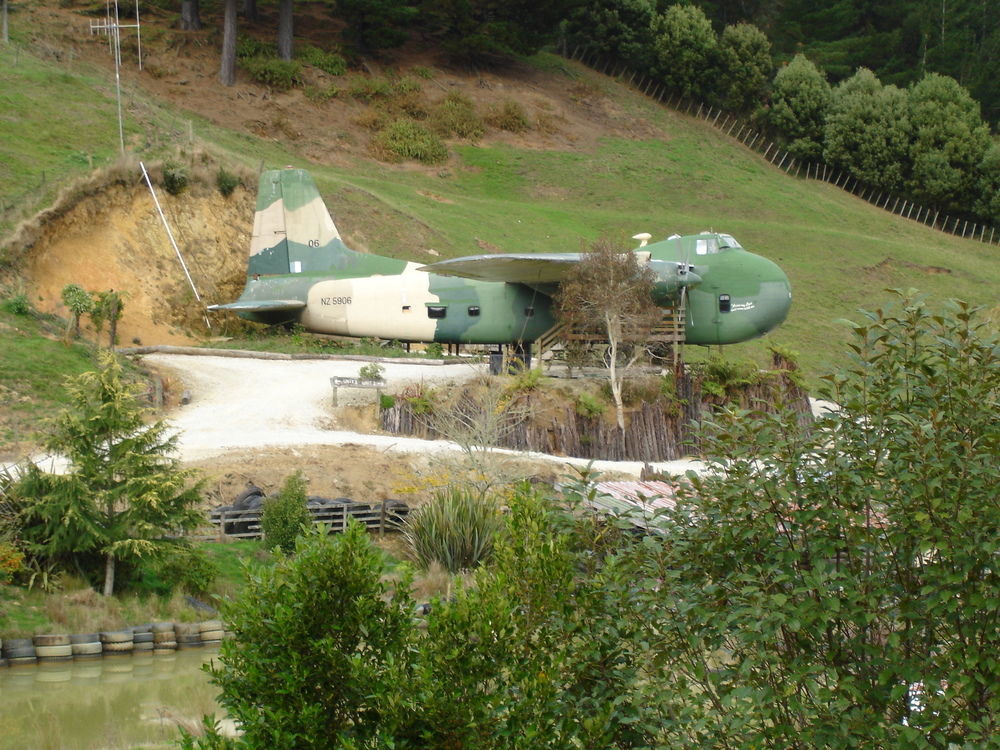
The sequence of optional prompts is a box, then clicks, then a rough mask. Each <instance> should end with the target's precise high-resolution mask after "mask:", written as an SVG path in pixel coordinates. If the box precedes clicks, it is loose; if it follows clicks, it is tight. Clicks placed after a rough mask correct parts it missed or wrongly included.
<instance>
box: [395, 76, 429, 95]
mask: <svg viewBox="0 0 1000 750" xmlns="http://www.w3.org/2000/svg"><path fill="white" fill-rule="evenodd" d="M422 90H423V89H422V87H421V86H420V82H419V81H415V80H413V79H412V78H409V77H404V78H400V79H399V80H398V81H396V82H395V83H394V84H393V85H392V92H393V93H394V94H415V93H417V92H419V91H422Z"/></svg>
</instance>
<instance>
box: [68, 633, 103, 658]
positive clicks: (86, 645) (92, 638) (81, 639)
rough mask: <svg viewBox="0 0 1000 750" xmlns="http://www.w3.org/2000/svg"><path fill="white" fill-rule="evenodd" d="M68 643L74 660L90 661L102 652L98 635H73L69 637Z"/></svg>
mask: <svg viewBox="0 0 1000 750" xmlns="http://www.w3.org/2000/svg"><path fill="white" fill-rule="evenodd" d="M69 642H70V646H71V647H72V649H73V658H74V659H92V658H95V657H98V656H100V655H101V653H102V652H103V651H104V644H103V643H101V636H100V634H99V633H75V634H74V635H71V636H70V637H69Z"/></svg>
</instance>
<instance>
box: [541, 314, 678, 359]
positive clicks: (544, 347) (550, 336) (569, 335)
mask: <svg viewBox="0 0 1000 750" xmlns="http://www.w3.org/2000/svg"><path fill="white" fill-rule="evenodd" d="M684 326H685V309H684V303H683V300H682V301H681V303H680V304H679V305H678V306H676V307H666V308H663V317H662V318H661V319H660V322H659V323H657V324H656V325H655V326H653V328H652V330H651V331H650V335H649V337H648V338H647V341H648V342H649V343H650V344H655V345H656V348H657V349H660V350H669V351H670V352H671V353H672V354H673V360H674V365H676V364H677V363H678V362H679V360H680V351H681V347H682V346H683V344H684V341H685V338H684ZM568 341H574V342H578V343H583V344H586V345H591V346H593V345H597V344H606V343H607V342H606V340H605V339H603V338H602V337H600V336H594V335H593V334H589V333H585V332H583V331H573V330H571V329H570V328H569V326H567V325H566V324H565V323H560V322H557V323H556V324H555V325H554V326H552V327H551V328H550V329H549V330H547V331H546V332H545V333H543V334H542V335H541V336H539V337H538V339H537V340H536V341H535V347H536V351H535V357H537V358H538V361H539V362H544V356H545V354H546V353H549V352H553V354H554V350H555V349H556V348H557V347H562V346H564V345H565V344H566V342H568ZM553 359H555V356H553V357H550V358H549V361H550V362H551V361H552V360H553Z"/></svg>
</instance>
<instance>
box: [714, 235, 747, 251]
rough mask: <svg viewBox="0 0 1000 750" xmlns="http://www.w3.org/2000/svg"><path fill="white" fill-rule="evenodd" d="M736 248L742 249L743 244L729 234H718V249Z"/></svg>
mask: <svg viewBox="0 0 1000 750" xmlns="http://www.w3.org/2000/svg"><path fill="white" fill-rule="evenodd" d="M730 247H732V248H737V249H740V250H742V249H743V246H742V245H741V244H740V243H739V242H737V241H736V238H735V237H733V235H731V234H720V235H719V249H720V250H724V249H726V248H730Z"/></svg>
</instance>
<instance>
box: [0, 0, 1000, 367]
mask: <svg viewBox="0 0 1000 750" xmlns="http://www.w3.org/2000/svg"><path fill="white" fill-rule="evenodd" d="M27 15H28V14H27V13H25V14H17V13H15V14H14V15H13V16H12V30H13V34H12V35H13V38H14V40H15V44H14V45H12V46H11V47H9V48H0V151H2V154H0V201H2V203H3V206H0V208H4V207H6V211H2V212H0V244H2V240H3V239H4V237H5V236H9V234H10V233H11V232H12V230H13V228H14V225H15V222H16V221H17V219H19V218H22V217H24V216H26V215H27V214H29V213H30V212H32V211H35V210H38V209H39V208H41V207H43V206H44V205H46V204H47V202H48V201H51V198H52V195H53V194H54V190H55V188H56V187H57V186H58V184H59V183H61V182H64V181H67V180H69V179H71V178H72V177H73V176H74V175H78V174H81V173H82V172H84V171H85V170H87V169H89V168H90V166H91V165H95V166H96V165H98V164H101V163H104V162H106V161H108V160H109V159H112V158H114V157H115V155H116V152H117V148H118V143H117V125H116V120H115V110H116V108H115V104H114V86H113V71H111V70H110V69H109V64H108V63H109V61H107V60H105V61H104V62H101V61H102V59H103V58H101V57H98V56H97V54H96V52H95V49H94V48H93V47H92V46H91V47H87V48H86V49H84V50H83V52H81V53H80V55H78V56H76V57H74V56H73V55H63V56H61V57H62V59H61V60H58V61H57V60H53V59H51V56H50V57H47V58H45V59H42V57H40V56H39V55H38V54H37V53H38V52H39V51H40V50H44V49H50V50H51V48H52V46H53V45H54V46H56V47H58V46H59V45H60V44H63V45H66V44H69V42H68V41H66V40H67V38H68V37H67V36H66V32H65V29H62V28H61V27H60V29H59V33H60V35H59V36H57V37H55V38H56V41H55V42H53V43H51V44H50V45H49V47H45V46H44V45H42V44H40V41H39V40H42V39H45V38H46V37H45V35H46V28H45V26H44V25H42V26H41V27H39V26H38V25H37V19H36V24H35V25H34V26H32V30H31V32H30V38H29V31H28V26H27V23H28V20H29V19H28V17H27ZM207 20H208V23H209V24H211V23H213V21H212V20H211V19H207ZM146 23H148V25H149V26H150V27H151V28H150V31H149V34H148V36H149V38H150V42H149V48H150V50H151V51H150V52H149V53H148V54H151V55H155V54H156V47H155V45H156V40H157V39H161V40H165V39H167V38H168V36H170V35H171V34H173V35H174V36H173V37H170V38H174V39H175V38H176V36H177V35H178V34H179V32H168V31H165V30H164V28H162V27H161V28H160V29H159V35H158V33H157V31H156V28H157V26H156V24H157V23H158V20H157V19H155V18H153V19H150V20H148V21H147V22H146ZM53 33H55V32H53ZM213 38H214V37H212V36H211V35H208V36H207V37H205V43H206V44H208V45H209V47H210V45H211V43H212V39H213ZM143 44H144V46H146V44H147V42H146V32H145V31H144V40H143ZM105 51H106V48H105ZM209 51H211V50H210V49H209ZM213 54H214V53H213ZM209 58H210V56H209ZM406 64H407V62H406V59H405V58H401V59H400V60H399V61H398V63H397V65H396V66H395V68H394V70H393V71H392V72H393V74H394V75H399V74H405V73H406V67H405V66H406ZM431 71H432V76H431V78H430V79H427V80H424V79H418V80H421V86H422V89H423V92H422V93H423V95H425V96H426V97H428V98H431V97H435V96H436V97H440V96H441V90H443V89H444V88H446V86H445V83H447V85H448V86H457V85H464V86H467V88H465V89H462V90H465V91H470V92H471V91H473V90H474V87H475V81H476V79H475V77H469V78H467V80H465V81H464V82H463V81H462V80H461V75H462V74H461V73H460V72H456V71H451V70H447V69H445V68H443V67H437V68H432V69H431ZM525 71H528V73H530V75H531V76H533V78H532V80H531V81H529V82H525V80H524V79H525V78H526V76H527V75H528V73H525ZM515 72H516V73H517V76H515V77H512V78H510V79H508V80H503V79H502V78H501V77H502V75H503V74H502V73H498V74H497V75H496V76H494V78H492V79H490V80H500V81H501V83H500V84H498V85H494V84H491V85H490V87H488V88H490V91H491V92H493V95H494V96H495V97H496V98H497V100H499V99H500V98H501V97H511V98H515V99H519V100H520V101H523V102H525V103H526V105H525V106H526V107H527V108H528V109H529V111H530V112H533V113H536V114H537V113H542V112H545V111H548V112H550V113H551V114H552V116H551V117H549V118H547V120H546V121H547V122H548V127H547V128H544V129H543V128H542V127H541V126H540V125H539V126H536V127H535V128H534V129H533V130H532V131H531V132H529V133H527V134H525V135H523V136H518V137H512V136H510V135H508V134H503V133H496V132H488V133H487V136H486V137H485V138H484V139H482V140H481V141H480V142H479V143H477V144H471V143H465V142H453V143H450V144H449V147H450V150H451V154H452V155H451V157H450V159H449V161H448V162H447V163H446V164H444V165H441V166H436V167H423V166H417V165H413V164H402V165H387V164H382V163H379V162H377V161H374V160H372V159H371V158H369V157H368V156H367V155H366V153H365V149H364V144H365V142H366V141H367V138H368V137H369V136H368V132H367V131H366V130H365V129H364V128H363V127H362V126H361V125H359V124H357V122H356V119H357V118H355V122H353V123H352V121H351V119H350V118H348V119H345V115H344V114H343V113H344V111H345V110H351V111H352V112H353V111H358V106H359V105H358V104H357V103H356V102H353V101H348V100H347V99H345V97H344V96H340V97H337V98H335V99H333V100H331V101H330V102H327V103H325V104H322V105H318V104H315V103H309V102H306V100H305V99H304V98H302V97H301V95H296V94H292V95H288V96H286V98H284V99H281V98H280V97H277V96H274V97H270V96H268V95H267V94H266V92H264V91H263V90H262V89H260V88H259V87H255V85H254V84H253V83H252V82H248V81H243V80H241V81H240V82H239V83H238V86H237V89H238V92H248V91H249V92H250V94H246V95H245V96H253V97H258V98H259V105H257V104H255V107H257V108H258V109H255V110H254V111H258V112H259V117H260V122H265V123H271V126H273V125H274V123H275V122H278V119H277V118H279V117H284V118H288V117H291V118H292V122H291V124H289V122H288V120H287V119H286V120H282V121H281V122H282V123H283V125H282V128H280V129H284V130H286V131H289V132H290V133H291V134H290V135H287V136H284V135H281V133H280V132H279V133H277V134H276V135H275V134H274V131H273V127H272V134H271V135H268V136H265V137H260V136H258V135H255V134H254V133H255V130H254V128H257V129H258V130H259V129H260V127H262V126H260V125H259V124H258V125H254V126H251V125H245V126H234V125H233V124H231V123H228V122H227V121H226V120H225V118H224V117H222V116H221V115H220V114H219V112H220V111H222V110H224V109H225V108H226V106H227V104H226V103H227V102H233V103H234V104H233V106H236V103H237V98H236V97H237V93H238V92H234V91H233V90H227V89H224V87H221V86H219V85H218V84H217V83H216V82H215V81H214V77H213V76H212V75H211V71H210V70H209V71H207V72H206V74H205V75H203V76H202V78H201V79H200V80H191V81H187V80H186V81H185V82H184V83H185V85H186V86H196V87H200V88H199V91H198V95H197V96H196V97H190V98H189V99H187V100H185V101H186V102H188V105H187V108H184V109H180V108H178V107H177V106H175V105H173V104H170V103H168V102H166V101H165V100H164V99H162V98H159V99H158V98H157V97H156V96H154V95H153V93H152V91H153V89H154V88H155V86H161V87H162V83H163V82H162V81H160V80H158V79H154V78H152V77H150V76H148V75H146V74H138V73H135V72H129V74H128V76H127V80H126V84H125V90H126V100H127V107H126V118H127V119H126V121H127V123H128V125H127V136H126V137H127V141H128V143H129V149H130V150H131V151H132V152H134V153H135V154H137V155H138V156H139V157H140V158H146V159H156V158H158V157H164V156H173V157H177V156H178V155H183V154H186V153H189V152H191V151H193V150H196V149H201V150H205V151H208V152H210V153H212V154H213V155H215V157H216V158H218V159H220V160H221V161H222V162H223V163H231V164H233V165H241V166H243V167H248V168H250V169H252V170H256V169H257V168H259V167H260V166H261V165H263V166H268V167H270V166H280V165H284V164H295V165H297V166H306V167H309V168H310V169H312V171H313V173H314V175H315V176H316V178H317V180H318V182H319V184H320V187H321V189H322V190H323V191H324V194H325V195H326V196H327V200H328V203H329V205H330V207H331V209H332V211H333V213H334V218H335V220H336V221H337V224H338V227H339V228H340V229H341V231H342V233H343V234H344V235H345V238H346V239H347V241H348V243H349V244H353V245H354V246H358V247H361V248H364V249H367V250H369V251H371V252H378V253H384V254H389V255H394V256H397V257H406V258H411V259H414V260H418V261H430V260H433V259H434V257H437V256H436V255H435V254H437V255H440V256H441V257H448V256H455V255H460V254H469V253H475V252H484V251H490V250H496V251H503V252H514V251H572V250H577V249H578V248H579V247H580V246H581V244H584V243H586V242H589V241H590V240H592V239H594V238H596V237H598V236H599V235H601V234H602V233H603V234H608V235H610V236H612V237H615V238H621V239H623V240H625V239H626V238H628V237H629V236H631V235H633V234H635V233H637V232H642V231H648V232H651V233H652V234H653V236H654V237H657V238H658V237H663V236H666V235H668V234H670V233H673V232H680V233H691V232H696V231H699V230H702V229H715V230H719V231H726V232H729V233H732V234H734V235H735V236H736V237H737V238H738V239H739V240H740V241H741V242H742V243H743V244H744V245H745V246H746V247H747V248H749V249H751V250H753V251H755V252H758V253H760V254H762V255H765V256H768V257H770V258H772V259H774V260H775V261H777V262H778V263H779V264H780V265H781V266H782V267H783V268H784V269H785V270H786V271H787V273H788V275H789V277H790V278H791V282H792V286H793V293H794V304H793V308H792V312H791V314H790V317H789V319H788V321H787V322H786V323H785V325H784V326H782V327H781V328H780V329H779V330H777V331H776V332H774V333H772V334H771V335H770V336H769V337H767V339H766V340H765V341H758V342H752V343H750V344H746V345H741V346H739V347H732V348H730V351H731V352H733V353H734V354H736V355H744V354H749V355H751V356H763V353H764V352H765V349H766V345H767V344H768V343H776V344H780V345H782V346H784V347H786V348H790V349H793V350H797V351H798V352H800V354H801V358H802V362H803V364H804V366H805V367H806V369H807V372H808V373H809V374H810V376H811V377H815V376H816V375H817V374H818V373H820V372H823V371H826V370H828V369H830V368H832V367H836V366H837V364H838V363H839V362H841V361H842V359H843V357H844V353H843V348H842V347H841V346H839V345H838V342H840V341H842V340H843V339H844V338H845V335H844V332H843V330H842V327H840V326H838V324H837V323H836V321H837V319H839V318H843V317H850V316H852V315H854V314H855V311H856V310H857V308H858V307H861V306H873V305H878V304H880V303H881V302H883V301H884V300H886V299H888V295H886V294H885V293H884V291H883V290H884V289H885V288H887V287H915V288H918V289H920V290H923V291H925V292H927V293H929V294H930V295H932V296H933V297H938V298H945V297H949V296H956V297H962V298H966V299H970V300H973V301H976V302H979V303H982V304H986V305H988V306H993V305H995V304H996V297H997V290H998V289H1000V262H998V261H997V249H996V248H995V247H990V246H988V245H983V244H980V243H977V242H972V241H963V240H961V239H957V238H955V237H952V236H949V235H944V234H941V233H938V232H935V231H933V230H930V229H928V228H926V227H923V226H922V225H919V224H916V223H914V222H909V221H906V220H904V219H901V218H898V217H895V216H892V215H890V214H887V213H885V212H883V211H880V210H878V209H876V208H873V207H872V206H870V205H868V204H866V203H864V202H862V201H860V200H857V199H856V198H854V197H852V196H850V195H848V194H846V193H844V192H842V191H840V190H838V189H836V188H834V187H833V186H830V185H827V184H822V183H815V182H813V181H808V180H804V179H796V178H793V177H790V176H788V175H786V174H784V173H782V172H780V171H778V170H776V169H775V168H773V167H772V166H771V165H769V164H768V163H767V162H765V161H764V160H762V159H761V158H760V157H759V156H758V155H756V154H754V153H752V152H750V151H748V150H746V149H745V148H743V147H742V146H741V145H740V144H739V143H737V142H736V141H735V140H733V139H730V138H728V137H726V136H725V135H723V134H721V133H720V132H718V131H716V130H714V129H712V128H711V127H710V126H708V125H706V124H704V123H702V122H700V121H696V120H694V119H691V118H688V117H685V116H683V115H680V114H678V113H676V112H673V111H670V110H668V109H665V108H663V107H661V106H659V105H657V104H655V103H654V102H652V101H651V100H648V99H646V98H644V97H642V96H641V95H639V94H637V93H636V92H634V91H632V90H629V89H628V88H626V87H624V86H622V85H619V84H618V83H617V82H615V81H613V80H611V79H608V78H606V77H603V76H599V75H597V74H595V73H593V72H591V71H588V70H587V69H585V68H583V67H580V66H578V65H576V64H572V63H568V62H566V61H563V60H560V59H558V58H555V57H552V56H547V55H541V56H539V57H538V58H536V59H534V60H530V61H524V62H523V63H521V64H520V66H519V67H518V68H517V70H516V71H515ZM363 75H367V74H361V73H352V74H351V75H350V76H349V77H348V78H347V80H345V81H344V83H343V86H344V88H345V89H346V88H347V87H348V86H349V83H350V81H351V80H356V79H358V78H360V77H362V76H363ZM539 77H541V78H539ZM540 80H542V81H543V82H544V83H542V84H540V83H539V81H540ZM456 81H458V83H456ZM480 81H482V79H480ZM154 84H155V86H154ZM542 85H544V89H540V86H542ZM479 88H482V86H481V85H480V87H479ZM501 92H502V93H501ZM540 92H541V93H540ZM487 93H490V92H487ZM240 95H241V96H244V94H240ZM296 96H297V98H295V97H296ZM227 97H228V99H227ZM199 102H201V103H200V104H199ZM351 108H354V109H351ZM289 113H291V114H289ZM298 113H301V116H302V119H301V121H300V120H299V119H297V115H298ZM203 114H204V116H203ZM538 116H539V119H538V122H539V123H541V122H542V119H541V115H540V114H539V115H538ZM335 117H336V118H339V119H337V121H336V125H334V126H330V127H329V128H328V129H324V126H322V125H321V123H323V122H325V121H326V120H327V119H332V118H335ZM280 129H279V130H280ZM293 131H294V132H293ZM137 189H138V188H137ZM431 251H433V252H431Z"/></svg>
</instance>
